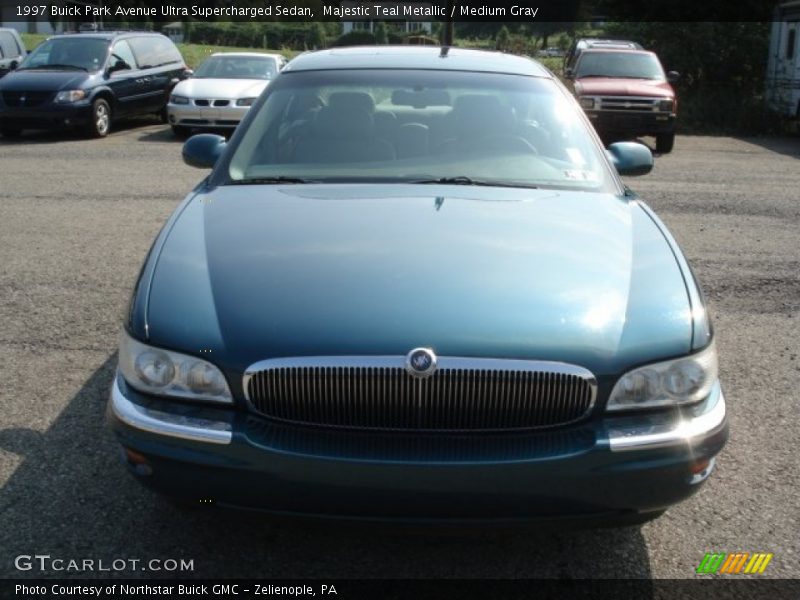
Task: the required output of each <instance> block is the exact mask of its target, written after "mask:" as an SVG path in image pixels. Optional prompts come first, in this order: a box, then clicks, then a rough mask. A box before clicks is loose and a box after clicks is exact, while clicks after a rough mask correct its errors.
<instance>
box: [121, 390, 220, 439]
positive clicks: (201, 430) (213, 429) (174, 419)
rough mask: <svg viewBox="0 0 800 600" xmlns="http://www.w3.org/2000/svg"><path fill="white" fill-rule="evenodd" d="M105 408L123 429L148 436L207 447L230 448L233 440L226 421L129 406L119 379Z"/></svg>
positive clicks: (133, 405)
mask: <svg viewBox="0 0 800 600" xmlns="http://www.w3.org/2000/svg"><path fill="white" fill-rule="evenodd" d="M108 407H109V411H110V412H111V413H112V414H113V415H114V416H115V417H116V418H117V419H119V420H120V421H122V422H123V423H125V424H126V425H129V426H130V427H134V428H135V429H140V430H142V431H147V432H148V433H154V434H156V435H164V436H168V437H174V438H180V439H183V440H191V441H195V442H207V443H210V444H230V443H231V440H232V439H233V433H232V428H231V424H230V423H227V422H225V421H212V420H211V419H203V418H198V417H190V416H187V415H178V414H174V413H168V412H164V411H161V410H155V409H152V408H147V407H144V406H140V405H138V404H135V403H134V402H131V401H130V400H128V399H127V398H126V397H125V395H124V394H123V393H122V390H121V389H120V387H119V376H117V377H115V378H114V383H113V384H112V386H111V396H110V398H109V405H108Z"/></svg>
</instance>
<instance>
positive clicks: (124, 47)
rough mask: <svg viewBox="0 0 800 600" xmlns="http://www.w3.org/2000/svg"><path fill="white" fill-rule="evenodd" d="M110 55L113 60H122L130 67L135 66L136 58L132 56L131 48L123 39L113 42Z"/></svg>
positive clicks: (133, 67)
mask: <svg viewBox="0 0 800 600" xmlns="http://www.w3.org/2000/svg"><path fill="white" fill-rule="evenodd" d="M111 56H112V57H113V59H114V60H124V61H125V62H126V63H128V66H130V68H131V69H135V68H136V58H135V57H134V56H133V50H131V47H130V45H129V44H128V42H126V41H125V40H120V41H118V42H117V43H116V44H114V47H113V48H112V49H111ZM112 62H113V61H112Z"/></svg>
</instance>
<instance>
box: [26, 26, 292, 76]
mask: <svg viewBox="0 0 800 600" xmlns="http://www.w3.org/2000/svg"><path fill="white" fill-rule="evenodd" d="M47 37H48V36H47V35H45V34H42V33H23V34H22V41H23V42H24V43H25V47H26V48H27V49H28V51H29V52H30V51H31V50H33V49H34V48H35V47H36V46H38V45H39V44H40V43H42V42H43V41H44V40H46V39H47ZM178 50H180V51H181V54H182V55H183V58H184V59H185V60H186V64H187V65H188V66H189V67H190V68H192V69H196V68H197V67H198V65H200V63H201V62H203V60H205V59H206V57H208V56H209V55H211V54H213V53H214V52H272V53H277V54H283V55H284V56H285V57H286V58H293V57H294V56H296V55H297V54H299V52H298V51H297V50H288V49H286V48H283V49H281V50H265V49H264V48H235V47H233V46H205V45H202V44H178Z"/></svg>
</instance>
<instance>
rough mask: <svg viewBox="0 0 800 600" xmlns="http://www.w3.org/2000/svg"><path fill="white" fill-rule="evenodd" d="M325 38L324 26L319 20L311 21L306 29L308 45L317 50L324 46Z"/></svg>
mask: <svg viewBox="0 0 800 600" xmlns="http://www.w3.org/2000/svg"><path fill="white" fill-rule="evenodd" d="M326 40H327V35H326V34H325V26H324V25H323V24H322V23H320V22H319V21H315V22H314V23H312V24H311V26H310V27H309V29H308V37H307V42H308V46H309V47H310V48H313V49H314V50H318V49H320V48H324V47H325V43H326Z"/></svg>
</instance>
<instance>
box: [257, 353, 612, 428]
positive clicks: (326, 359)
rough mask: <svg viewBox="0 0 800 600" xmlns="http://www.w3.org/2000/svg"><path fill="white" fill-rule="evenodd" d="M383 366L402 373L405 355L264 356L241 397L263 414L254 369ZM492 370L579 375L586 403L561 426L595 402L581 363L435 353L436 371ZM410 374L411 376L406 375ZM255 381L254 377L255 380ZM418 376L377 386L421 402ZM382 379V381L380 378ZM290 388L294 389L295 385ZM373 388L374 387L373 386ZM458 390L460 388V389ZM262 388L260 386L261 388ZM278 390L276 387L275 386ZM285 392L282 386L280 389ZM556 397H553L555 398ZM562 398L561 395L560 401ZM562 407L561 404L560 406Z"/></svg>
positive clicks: (590, 378)
mask: <svg viewBox="0 0 800 600" xmlns="http://www.w3.org/2000/svg"><path fill="white" fill-rule="evenodd" d="M351 367H352V368H384V369H397V370H399V371H402V372H403V373H406V368H405V367H406V356H301V357H285V358H274V359H267V360H262V361H259V362H256V363H254V364H252V365H250V366H249V367H248V368H247V369H246V370H245V373H244V376H243V378H242V387H243V393H244V397H245V400H246V402H247V405H248V408H249V409H250V410H251V411H253V412H255V413H258V414H262V415H265V413H263V412H262V411H261V410H259V409H258V408H257V407H256V406H255V404H254V403H253V399H252V398H251V397H250V389H249V388H250V382H251V379H253V377H254V376H255V375H256V374H257V373H263V372H264V371H273V370H277V369H284V368H288V369H313V368H323V369H324V368H333V369H336V368H351ZM459 369H460V370H475V371H479V370H494V371H501V372H502V371H508V372H519V371H525V372H531V373H534V372H538V373H542V374H545V375H548V376H554V377H557V376H559V375H565V376H573V377H580V378H581V379H583V380H584V381H585V382H586V384H587V385H588V392H589V402H588V405H587V407H586V410H585V411H584V412H583V413H582V414H581V415H580V416H579V417H577V418H574V419H570V420H569V421H563V422H559V423H558V424H557V426H564V425H569V424H573V423H577V422H579V421H582V420H584V419H586V418H587V416H588V415H590V414H592V411H593V410H594V408H595V405H596V403H597V393H598V385H597V379H596V378H595V376H594V374H593V373H592V372H591V371H589V370H588V369H585V368H583V367H580V366H577V365H572V364H568V363H563V362H556V361H541V360H519V359H501V358H473V357H461V356H437V368H436V370H437V372H438V371H447V370H449V371H450V372H453V371H456V370H459ZM409 377H411V376H409ZM256 381H258V380H256ZM420 381H422V380H420V379H419V378H411V379H409V380H406V379H405V378H402V379H401V380H400V381H399V382H394V383H395V384H399V389H392V387H393V386H392V385H389V386H388V389H386V388H384V389H383V390H381V393H382V394H383V395H384V396H385V397H386V398H390V399H398V398H400V397H403V396H404V395H408V394H410V393H416V394H417V403H418V404H419V405H420V406H422V402H423V398H422V397H421V396H420V394H421V389H420V388H419V385H420ZM384 383H385V382H384ZM408 385H413V386H415V389H411V390H409V389H406V386H408ZM460 385H461V386H467V385H468V382H461V384H460ZM438 389H439V388H437V387H436V385H434V386H433V389H432V390H431V393H432V394H434V395H435V394H438ZM292 391H293V392H294V391H297V390H296V389H295V388H293V389H292ZM376 391H377V390H376ZM462 391H464V390H463V389H462ZM261 392H263V390H261ZM279 392H280V390H279ZM283 392H284V394H285V392H286V391H285V390H284V391H283ZM291 400H292V401H293V402H295V403H297V402H300V401H301V400H302V398H297V397H293V398H291ZM556 400H557V399H556ZM563 400H564V399H562V402H563ZM507 401H508V404H509V405H508V406H506V407H505V408H507V409H511V408H514V398H507ZM562 408H563V407H562ZM266 416H267V417H268V418H271V419H274V420H276V421H280V422H284V423H292V424H305V425H308V424H309V423H314V424H315V425H321V426H325V427H332V428H352V427H356V428H358V429H362V427H360V426H354V425H346V424H333V423H316V422H313V421H304V420H302V419H301V420H298V419H287V418H282V417H279V416H276V415H271V414H266ZM542 427H546V426H536V427H514V426H513V425H512V424H510V423H508V424H506V425H505V426H503V427H489V428H486V429H475V428H472V427H464V428H463V429H462V428H460V427H456V428H451V427H444V428H442V429H435V428H423V429H420V431H448V432H454V431H471V432H474V431H482V432H488V431H527V430H536V429H540V428H542ZM363 429H365V430H366V429H375V430H388V431H412V430H413V431H416V429H413V428H404V427H369V426H364V427H363Z"/></svg>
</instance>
